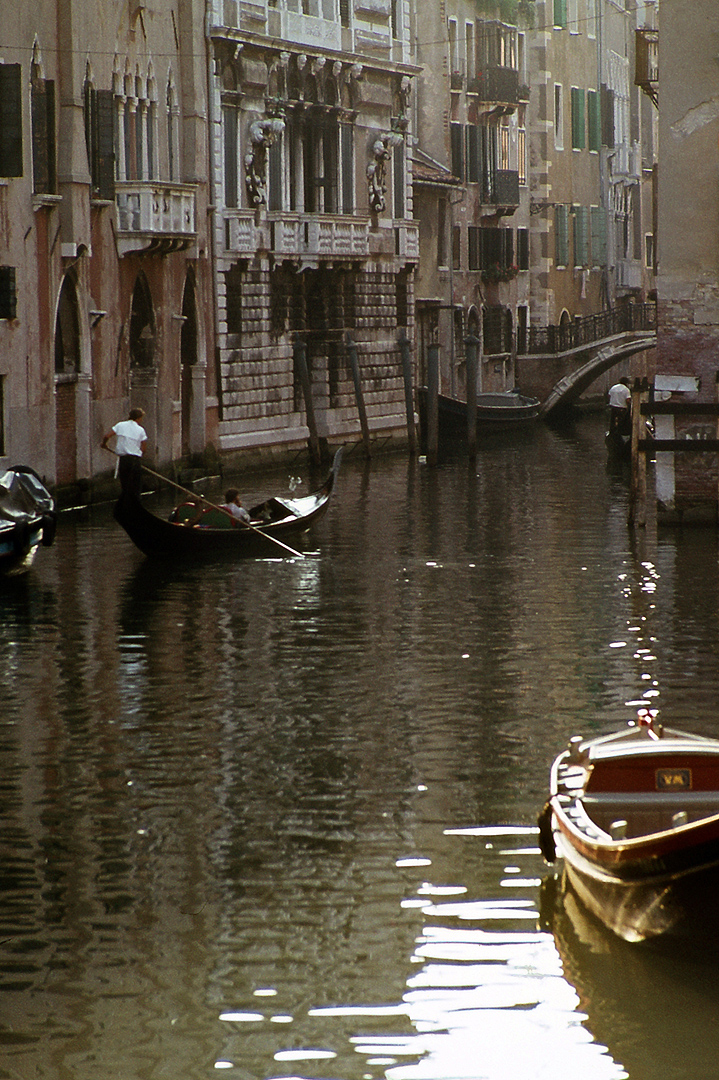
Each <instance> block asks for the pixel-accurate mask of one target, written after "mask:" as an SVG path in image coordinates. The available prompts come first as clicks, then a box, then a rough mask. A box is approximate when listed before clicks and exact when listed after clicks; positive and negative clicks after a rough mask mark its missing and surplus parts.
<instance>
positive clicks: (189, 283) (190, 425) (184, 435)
mask: <svg viewBox="0 0 719 1080" xmlns="http://www.w3.org/2000/svg"><path fill="white" fill-rule="evenodd" d="M196 373H197V305H196V303H195V278H194V274H193V273H192V272H191V271H190V272H188V274H187V277H186V279H185V289H184V292H183V295H182V329H181V330H180V403H181V453H182V456H183V457H189V456H190V455H191V454H192V453H193V452H195V451H196V450H197V449H198V447H197V446H196V443H197V440H196V438H194V437H193V436H194V429H195V427H196V425H195V424H194V422H193V418H194V415H195V412H196V406H197V404H198V403H197V402H196V400H195V399H196V396H197V395H196V394H195V385H194V383H195V376H196ZM199 405H200V408H204V402H202V401H201V402H199ZM199 449H202V447H201V446H200V447H199Z"/></svg>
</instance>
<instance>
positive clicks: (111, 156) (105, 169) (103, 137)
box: [93, 90, 115, 199]
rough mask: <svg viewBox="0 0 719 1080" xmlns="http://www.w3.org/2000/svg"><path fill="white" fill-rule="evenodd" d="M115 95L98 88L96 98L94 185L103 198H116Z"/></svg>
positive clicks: (110, 91)
mask: <svg viewBox="0 0 719 1080" xmlns="http://www.w3.org/2000/svg"><path fill="white" fill-rule="evenodd" d="M114 109H115V95H114V94H113V92H112V90H98V91H97V100H96V116H97V157H96V167H95V170H94V171H93V186H94V187H95V188H96V191H97V194H98V196H99V198H101V199H114V198H115V129H114Z"/></svg>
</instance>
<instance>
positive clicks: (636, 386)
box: [628, 379, 649, 529]
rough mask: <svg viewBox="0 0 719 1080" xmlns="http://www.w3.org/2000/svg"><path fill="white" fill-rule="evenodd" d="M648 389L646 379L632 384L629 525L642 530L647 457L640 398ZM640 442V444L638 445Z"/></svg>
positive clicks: (644, 524)
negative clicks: (643, 437)
mask: <svg viewBox="0 0 719 1080" xmlns="http://www.w3.org/2000/svg"><path fill="white" fill-rule="evenodd" d="M648 389H649V384H648V382H647V380H646V379H635V380H634V383H633V384H632V406H631V408H632V461H631V469H632V471H631V479H630V483H629V515H628V521H629V524H630V525H633V526H635V527H637V528H640V529H643V528H644V527H645V526H646V524H647V455H646V451H645V449H644V440H643V439H642V435H643V426H644V420H643V419H642V409H641V396H642V394H643V393H646V391H647V390H648ZM640 440H642V443H641V445H640Z"/></svg>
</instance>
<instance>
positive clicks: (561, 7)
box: [554, 0, 567, 30]
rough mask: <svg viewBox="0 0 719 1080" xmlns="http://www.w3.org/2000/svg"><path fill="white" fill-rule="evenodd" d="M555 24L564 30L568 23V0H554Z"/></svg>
mask: <svg viewBox="0 0 719 1080" xmlns="http://www.w3.org/2000/svg"><path fill="white" fill-rule="evenodd" d="M554 25H555V27H559V28H561V29H562V30H563V29H564V28H565V27H566V25H567V0H554Z"/></svg>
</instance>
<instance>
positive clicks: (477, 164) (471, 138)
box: [466, 124, 481, 184]
mask: <svg viewBox="0 0 719 1080" xmlns="http://www.w3.org/2000/svg"><path fill="white" fill-rule="evenodd" d="M466 132H467V182H468V183H470V184H477V183H479V179H480V176H481V156H480V137H479V136H480V131H479V128H478V127H477V126H476V125H475V124H467V128H466Z"/></svg>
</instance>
